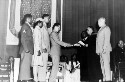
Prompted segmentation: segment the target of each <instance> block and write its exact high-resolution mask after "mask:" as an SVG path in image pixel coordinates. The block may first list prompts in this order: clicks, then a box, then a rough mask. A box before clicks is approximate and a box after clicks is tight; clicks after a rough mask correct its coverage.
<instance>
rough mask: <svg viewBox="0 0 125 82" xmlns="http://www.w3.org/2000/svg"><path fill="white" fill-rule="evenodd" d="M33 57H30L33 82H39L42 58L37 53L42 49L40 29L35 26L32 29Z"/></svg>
mask: <svg viewBox="0 0 125 82" xmlns="http://www.w3.org/2000/svg"><path fill="white" fill-rule="evenodd" d="M33 36H34V55H33V56H32V66H33V74H34V81H40V78H41V72H40V71H41V67H42V66H43V58H42V57H43V56H42V55H40V56H38V51H40V52H41V53H42V51H41V49H42V36H41V28H40V27H39V26H36V27H35V29H34V34H33Z"/></svg>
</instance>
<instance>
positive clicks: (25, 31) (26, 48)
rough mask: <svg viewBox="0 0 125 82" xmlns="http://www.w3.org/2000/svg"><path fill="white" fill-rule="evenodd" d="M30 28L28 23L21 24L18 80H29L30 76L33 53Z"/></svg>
mask: <svg viewBox="0 0 125 82" xmlns="http://www.w3.org/2000/svg"><path fill="white" fill-rule="evenodd" d="M32 35H33V34H32V29H31V28H30V25H29V24H28V23H25V24H23V25H22V28H21V31H20V42H21V44H20V45H21V46H20V54H21V65H20V73H19V80H29V79H30V78H31V74H30V73H31V72H30V66H31V61H32V54H33V53H34V52H33V51H34V46H33V36H32Z"/></svg>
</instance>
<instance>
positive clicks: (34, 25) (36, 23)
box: [33, 20, 43, 28]
mask: <svg viewBox="0 0 125 82" xmlns="http://www.w3.org/2000/svg"><path fill="white" fill-rule="evenodd" d="M39 23H42V25H43V22H42V21H40V20H39V21H37V22H35V23H34V24H33V28H35V27H36V25H38V24H39Z"/></svg>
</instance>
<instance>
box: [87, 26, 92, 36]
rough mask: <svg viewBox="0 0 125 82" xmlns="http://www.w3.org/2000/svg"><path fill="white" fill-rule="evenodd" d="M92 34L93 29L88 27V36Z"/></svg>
mask: <svg viewBox="0 0 125 82" xmlns="http://www.w3.org/2000/svg"><path fill="white" fill-rule="evenodd" d="M92 32H93V30H92V28H90V27H88V28H87V33H88V35H91V34H92Z"/></svg>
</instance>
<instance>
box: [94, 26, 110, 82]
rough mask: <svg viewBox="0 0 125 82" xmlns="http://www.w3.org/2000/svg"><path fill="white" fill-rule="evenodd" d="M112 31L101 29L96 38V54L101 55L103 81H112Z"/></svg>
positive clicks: (105, 28)
mask: <svg viewBox="0 0 125 82" xmlns="http://www.w3.org/2000/svg"><path fill="white" fill-rule="evenodd" d="M110 35H111V31H110V28H109V27H108V26H105V27H102V28H100V29H99V31H98V34H97V38H96V53H97V54H98V55H100V63H101V69H102V73H103V80H104V81H110V80H111V73H110V52H111V51H112V47H111V44H110Z"/></svg>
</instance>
